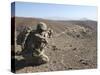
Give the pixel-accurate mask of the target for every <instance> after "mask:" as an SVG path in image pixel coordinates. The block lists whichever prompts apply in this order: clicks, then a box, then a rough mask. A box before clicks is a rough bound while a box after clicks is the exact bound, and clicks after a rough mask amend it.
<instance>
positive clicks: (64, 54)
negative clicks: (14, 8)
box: [15, 17, 97, 73]
mask: <svg viewBox="0 0 100 75" xmlns="http://www.w3.org/2000/svg"><path fill="white" fill-rule="evenodd" d="M40 21H42V22H45V23H47V25H48V27H49V28H51V29H52V30H53V32H54V33H53V37H52V38H51V39H50V40H49V45H48V46H47V48H46V49H45V54H46V55H47V56H48V57H49V58H50V61H49V63H47V64H43V65H38V66H33V65H29V64H25V62H20V64H19V63H17V64H16V65H15V66H16V73H24V72H25V73H27V72H46V71H62V70H77V69H91V68H96V67H97V32H96V30H97V22H96V21H90V20H88V21H52V20H44V19H36V18H22V17H17V18H15V25H16V37H17V36H18V34H19V33H20V32H21V31H22V30H23V28H24V27H25V26H26V27H30V28H31V29H35V27H36V24H37V23H38V22H40ZM16 39H17V38H16ZM18 51H19V52H20V51H21V46H20V45H18V44H17V45H16V46H15V52H18ZM29 62H30V61H29ZM23 64H24V65H23Z"/></svg>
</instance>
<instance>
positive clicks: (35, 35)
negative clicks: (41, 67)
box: [22, 22, 50, 64]
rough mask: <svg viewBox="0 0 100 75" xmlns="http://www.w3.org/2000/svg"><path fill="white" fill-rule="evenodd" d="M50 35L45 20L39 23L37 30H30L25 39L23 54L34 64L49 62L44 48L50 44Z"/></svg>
mask: <svg viewBox="0 0 100 75" xmlns="http://www.w3.org/2000/svg"><path fill="white" fill-rule="evenodd" d="M48 36H49V37H50V35H48V31H47V25H46V24H45V23H43V22H40V23H39V24H37V29H36V31H34V30H32V31H31V32H29V33H28V34H27V36H26V38H25V40H24V43H23V51H22V55H23V56H24V57H25V58H27V59H31V60H32V61H33V63H34V64H43V63H47V62H48V61H49V58H48V57H47V56H46V55H45V54H44V48H45V47H46V46H47V44H48Z"/></svg>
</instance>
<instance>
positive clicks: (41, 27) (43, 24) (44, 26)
mask: <svg viewBox="0 0 100 75" xmlns="http://www.w3.org/2000/svg"><path fill="white" fill-rule="evenodd" d="M37 30H43V31H45V30H47V25H46V24H45V23H44V22H40V23H38V24H37Z"/></svg>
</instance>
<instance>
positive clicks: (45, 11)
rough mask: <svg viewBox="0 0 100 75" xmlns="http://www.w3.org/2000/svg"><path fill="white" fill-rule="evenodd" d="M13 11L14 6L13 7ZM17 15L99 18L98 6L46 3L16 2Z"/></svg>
mask: <svg viewBox="0 0 100 75" xmlns="http://www.w3.org/2000/svg"><path fill="white" fill-rule="evenodd" d="M11 11H12V13H13V11H14V10H13V8H12V10H11ZM15 16H19V17H37V18H50V19H52V18H58V19H60V18H63V19H75V20H76V19H83V18H87V19H92V20H97V7H95V6H78V5H61V4H45V3H27V2H16V3H15Z"/></svg>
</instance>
